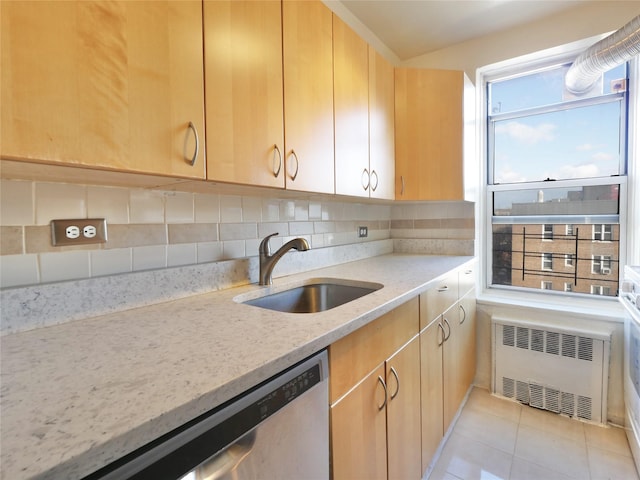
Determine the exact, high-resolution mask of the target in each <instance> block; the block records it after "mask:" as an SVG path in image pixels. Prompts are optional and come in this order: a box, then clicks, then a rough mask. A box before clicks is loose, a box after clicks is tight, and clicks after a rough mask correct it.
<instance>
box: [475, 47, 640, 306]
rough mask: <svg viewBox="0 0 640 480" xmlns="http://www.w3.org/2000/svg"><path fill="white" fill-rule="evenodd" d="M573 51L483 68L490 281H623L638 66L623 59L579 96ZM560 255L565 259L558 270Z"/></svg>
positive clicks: (580, 288) (531, 284) (614, 284)
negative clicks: (573, 84)
mask: <svg viewBox="0 0 640 480" xmlns="http://www.w3.org/2000/svg"><path fill="white" fill-rule="evenodd" d="M576 56H577V55H574V54H573V53H572V54H571V55H568V56H567V57H566V59H564V60H563V59H558V57H556V58H554V59H552V60H548V61H546V60H544V59H540V58H538V59H537V60H536V61H535V63H531V64H529V65H525V64H520V65H518V66H511V67H497V68H495V69H493V70H490V71H489V70H488V69H487V70H485V71H484V72H483V85H482V87H483V88H482V90H481V91H483V92H485V93H486V102H485V108H486V110H485V112H486V123H485V124H486V138H485V140H486V146H487V148H486V152H487V163H486V176H485V178H486V182H487V184H486V196H485V198H486V210H485V211H486V215H487V224H488V225H490V227H489V228H490V235H488V236H487V237H486V238H487V243H486V245H487V250H486V257H485V258H486V261H487V264H488V266H489V268H488V269H487V270H488V276H489V278H488V283H489V286H490V287H494V288H505V289H510V288H517V289H523V288H525V289H526V288H531V289H538V288H539V286H540V285H541V282H549V283H552V284H555V286H556V287H555V289H557V290H558V291H560V292H571V294H594V295H610V296H613V295H615V294H616V293H615V292H617V290H618V275H617V272H618V271H619V261H620V251H621V245H620V217H621V211H620V209H621V208H624V206H625V205H626V204H627V199H626V183H627V176H626V174H627V150H626V148H627V147H626V146H627V144H628V142H627V132H628V130H629V128H628V115H627V105H628V94H629V92H628V86H629V85H634V82H630V81H629V76H630V75H635V74H636V71H637V67H635V66H634V69H633V71H632V72H630V69H629V66H628V65H627V64H621V65H618V66H616V67H614V68H612V69H611V70H609V71H607V72H605V73H604V74H603V75H602V78H601V79H600V80H599V83H598V85H599V86H600V87H601V88H599V89H593V90H591V91H590V92H589V93H587V94H585V95H582V96H577V95H573V94H570V93H568V91H567V90H566V89H565V87H564V76H565V74H566V72H567V70H568V68H569V67H570V64H571V62H572V61H573V60H574V59H575V58H576ZM634 65H635V64H634ZM615 84H624V85H625V88H622V89H618V88H613V87H612V85H615ZM621 205H622V207H621ZM623 213H624V212H623ZM562 232H564V235H563V234H562ZM550 241H553V244H552V245H551V244H550V243H549V242H550ZM554 256H555V257H556V258H564V260H565V262H564V266H563V267H562V268H560V264H559V262H556V269H557V271H554V270H553V267H554V265H553V257H554ZM590 263H591V268H590V267H589V264H590ZM565 267H570V269H568V268H565ZM607 271H609V272H610V273H611V275H608V274H607V273H606V272H607ZM604 275H608V276H607V278H603V276H604ZM541 277H543V278H541ZM595 280H597V283H598V285H600V286H602V287H603V288H602V289H600V290H598V293H593V288H592V287H591V286H592V285H593V284H594V283H596V282H594V281H595ZM566 284H571V289H570V290H569V289H567V287H566ZM605 287H606V288H605ZM602 292H606V293H602Z"/></svg>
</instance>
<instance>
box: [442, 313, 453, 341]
mask: <svg viewBox="0 0 640 480" xmlns="http://www.w3.org/2000/svg"><path fill="white" fill-rule="evenodd" d="M442 319H443V320H444V323H446V324H447V329H448V330H449V333H448V334H447V336H446V337H444V340H443V341H444V342H446V341H447V340H449V337H450V336H451V325H449V320H447V317H442Z"/></svg>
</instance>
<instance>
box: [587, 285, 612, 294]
mask: <svg viewBox="0 0 640 480" xmlns="http://www.w3.org/2000/svg"><path fill="white" fill-rule="evenodd" d="M609 292H610V290H609V287H604V286H602V285H591V294H592V295H610V293H609Z"/></svg>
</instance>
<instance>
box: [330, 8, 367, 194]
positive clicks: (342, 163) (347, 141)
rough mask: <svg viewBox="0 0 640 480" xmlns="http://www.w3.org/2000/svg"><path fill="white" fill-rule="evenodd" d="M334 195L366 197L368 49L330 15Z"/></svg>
mask: <svg viewBox="0 0 640 480" xmlns="http://www.w3.org/2000/svg"><path fill="white" fill-rule="evenodd" d="M333 89H334V95H333V98H334V110H335V168H336V193H338V194H341V195H354V196H361V197H368V196H369V190H370V185H369V184H370V171H369V49H368V45H367V43H366V42H365V41H364V40H363V39H362V38H360V37H359V36H358V34H357V33H355V32H354V31H353V30H352V29H351V28H349V26H348V25H347V24H346V23H344V22H343V21H342V20H340V18H338V17H337V16H336V15H335V14H334V15H333Z"/></svg>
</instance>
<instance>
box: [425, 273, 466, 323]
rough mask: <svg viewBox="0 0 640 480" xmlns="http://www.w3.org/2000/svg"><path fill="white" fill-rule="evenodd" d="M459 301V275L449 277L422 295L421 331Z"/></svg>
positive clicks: (454, 274)
mask: <svg viewBox="0 0 640 480" xmlns="http://www.w3.org/2000/svg"><path fill="white" fill-rule="evenodd" d="M457 300H458V274H457V273H452V274H450V275H447V276H446V277H444V278H443V279H442V280H440V281H438V283H437V284H436V285H435V286H433V287H432V288H430V289H429V290H427V291H426V292H425V293H423V294H422V295H420V329H421V330H422V329H423V328H424V327H426V326H427V325H429V324H430V323H431V322H432V321H433V320H434V319H436V318H438V317H439V316H440V315H441V314H442V313H443V312H444V311H445V310H448V309H449V308H450V307H451V306H452V305H453V304H454V303H455V302H456V301H457Z"/></svg>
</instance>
